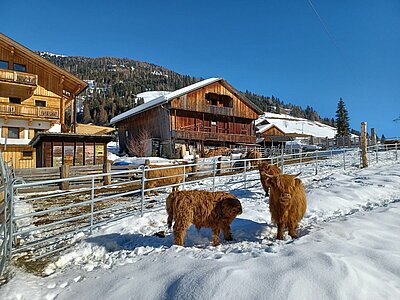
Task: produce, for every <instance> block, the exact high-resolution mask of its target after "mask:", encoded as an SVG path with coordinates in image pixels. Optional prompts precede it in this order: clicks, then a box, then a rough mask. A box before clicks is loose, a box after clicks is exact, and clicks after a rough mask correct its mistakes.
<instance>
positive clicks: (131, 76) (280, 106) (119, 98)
mask: <svg viewBox="0 0 400 300" xmlns="http://www.w3.org/2000/svg"><path fill="white" fill-rule="evenodd" d="M39 54H40V55H41V56H42V57H44V58H45V59H47V60H49V61H51V62H52V63H54V64H56V65H57V66H59V67H61V68H63V69H65V70H66V71H68V72H70V73H72V74H74V75H75V76H77V77H79V78H81V79H83V80H85V81H86V82H88V84H89V88H88V89H86V91H85V92H84V93H83V94H82V95H81V96H80V98H79V105H78V107H79V108H80V110H79V113H78V121H79V122H83V123H88V122H93V123H95V124H98V125H104V124H107V123H108V122H109V121H110V120H111V118H112V117H114V116H116V115H118V114H121V113H122V112H124V111H126V110H128V109H131V108H133V107H135V106H137V105H140V104H142V103H143V99H141V98H140V97H137V94H139V93H143V92H146V91H174V90H177V89H180V88H183V87H185V86H188V85H190V84H193V83H195V82H197V81H200V80H202V78H196V77H191V76H187V75H181V74H178V73H176V72H174V71H171V70H169V69H167V68H164V67H161V66H157V65H154V64H151V63H147V62H141V61H137V60H133V59H129V58H115V57H99V58H88V57H80V56H63V55H55V54H52V53H48V52H40V53H39ZM243 94H244V95H245V96H246V97H247V98H248V99H250V100H251V101H252V102H253V103H254V104H255V105H257V106H258V107H260V108H261V109H262V110H264V111H267V112H277V113H280V112H281V111H282V110H284V111H286V112H288V113H289V114H291V115H293V116H295V117H302V118H307V119H310V120H312V121H321V122H324V123H326V124H328V125H333V119H329V118H326V119H322V120H321V119H320V117H319V115H318V113H317V112H315V111H314V110H313V109H312V108H311V107H308V106H307V108H306V109H305V110H303V109H302V108H301V107H299V106H296V105H293V104H291V103H289V104H285V103H283V102H282V101H280V100H279V98H276V97H274V96H272V97H269V96H261V95H257V94H254V93H251V92H250V91H245V92H243Z"/></svg>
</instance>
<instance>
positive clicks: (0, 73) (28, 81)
mask: <svg viewBox="0 0 400 300" xmlns="http://www.w3.org/2000/svg"><path fill="white" fill-rule="evenodd" d="M0 82H7V83H14V84H22V85H29V86H37V84H38V77H37V75H36V74H29V73H24V72H17V71H13V70H2V69H0Z"/></svg>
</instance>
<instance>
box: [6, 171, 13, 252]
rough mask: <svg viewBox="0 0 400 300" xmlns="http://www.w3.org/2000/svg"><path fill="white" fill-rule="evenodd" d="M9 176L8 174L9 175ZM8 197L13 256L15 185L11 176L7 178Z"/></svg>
mask: <svg viewBox="0 0 400 300" xmlns="http://www.w3.org/2000/svg"><path fill="white" fill-rule="evenodd" d="M7 177H8V176H7ZM6 194H8V195H6V196H7V197H9V199H10V207H9V210H10V221H9V222H10V228H9V232H8V234H9V241H8V257H9V258H11V255H12V247H13V241H14V239H13V235H14V187H13V185H12V182H11V181H10V178H7V193H6Z"/></svg>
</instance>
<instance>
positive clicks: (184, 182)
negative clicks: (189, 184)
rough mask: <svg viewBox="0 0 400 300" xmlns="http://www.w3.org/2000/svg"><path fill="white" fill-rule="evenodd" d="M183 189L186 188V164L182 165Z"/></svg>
mask: <svg viewBox="0 0 400 300" xmlns="http://www.w3.org/2000/svg"><path fill="white" fill-rule="evenodd" d="M182 186H183V189H184V190H186V166H185V164H184V165H183V178H182Z"/></svg>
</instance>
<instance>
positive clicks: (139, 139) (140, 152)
mask: <svg viewBox="0 0 400 300" xmlns="http://www.w3.org/2000/svg"><path fill="white" fill-rule="evenodd" d="M149 139H151V135H150V132H149V131H148V130H141V131H140V132H139V134H138V135H137V136H136V137H131V138H129V139H128V141H127V143H126V148H127V149H128V151H129V153H130V154H131V155H133V156H138V157H143V156H144V155H145V151H146V142H147V141H148V140H149Z"/></svg>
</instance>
